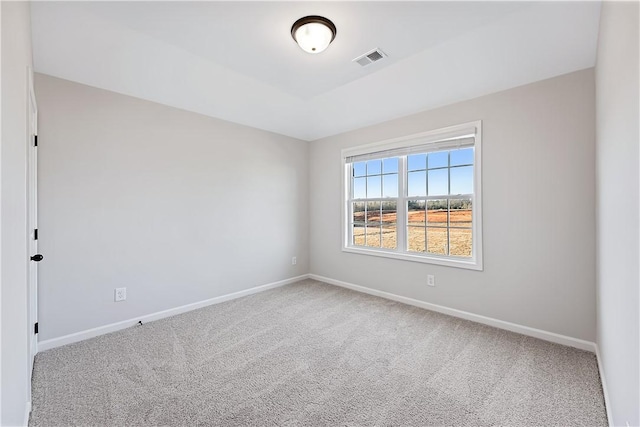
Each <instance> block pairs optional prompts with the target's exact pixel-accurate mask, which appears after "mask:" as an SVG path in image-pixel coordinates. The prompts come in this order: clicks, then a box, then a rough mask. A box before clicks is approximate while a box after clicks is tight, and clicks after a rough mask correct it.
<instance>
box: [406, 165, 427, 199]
mask: <svg viewBox="0 0 640 427" xmlns="http://www.w3.org/2000/svg"><path fill="white" fill-rule="evenodd" d="M407 175H408V179H407V184H408V190H407V191H408V193H407V194H408V196H409V197H415V196H426V195H427V173H426V172H425V171H421V172H409V173H408V174H407Z"/></svg>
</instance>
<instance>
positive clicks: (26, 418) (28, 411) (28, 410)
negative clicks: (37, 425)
mask: <svg viewBox="0 0 640 427" xmlns="http://www.w3.org/2000/svg"><path fill="white" fill-rule="evenodd" d="M29 386H31V384H29ZM29 415H31V402H27V405H26V407H25V409H24V421H23V422H22V425H23V426H25V427H27V426H28V425H29Z"/></svg>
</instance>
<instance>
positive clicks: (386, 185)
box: [382, 174, 398, 197]
mask: <svg viewBox="0 0 640 427" xmlns="http://www.w3.org/2000/svg"><path fill="white" fill-rule="evenodd" d="M382 197H398V175H397V174H393V175H383V176H382Z"/></svg>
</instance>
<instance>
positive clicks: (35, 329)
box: [33, 322, 38, 334]
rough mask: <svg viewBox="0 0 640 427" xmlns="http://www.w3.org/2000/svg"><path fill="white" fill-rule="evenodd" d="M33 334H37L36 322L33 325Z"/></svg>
mask: <svg viewBox="0 0 640 427" xmlns="http://www.w3.org/2000/svg"><path fill="white" fill-rule="evenodd" d="M33 333H34V334H37V333H38V322H36V323H35V325H33Z"/></svg>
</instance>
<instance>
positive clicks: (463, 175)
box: [451, 166, 473, 194]
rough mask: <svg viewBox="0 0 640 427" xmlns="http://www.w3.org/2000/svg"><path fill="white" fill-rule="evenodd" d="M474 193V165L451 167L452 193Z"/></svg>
mask: <svg viewBox="0 0 640 427" xmlns="http://www.w3.org/2000/svg"><path fill="white" fill-rule="evenodd" d="M471 193H473V166H460V167H457V168H451V194H471Z"/></svg>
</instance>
